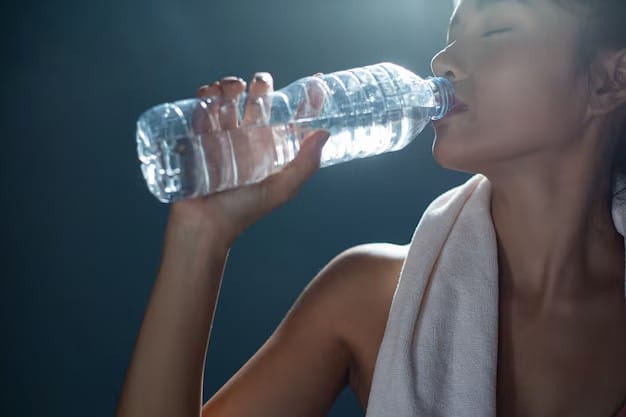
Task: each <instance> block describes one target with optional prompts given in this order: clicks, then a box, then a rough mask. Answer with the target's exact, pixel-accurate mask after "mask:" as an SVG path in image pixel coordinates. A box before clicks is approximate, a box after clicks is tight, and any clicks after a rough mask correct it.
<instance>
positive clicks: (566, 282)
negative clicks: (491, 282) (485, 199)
mask: <svg viewBox="0 0 626 417" xmlns="http://www.w3.org/2000/svg"><path fill="white" fill-rule="evenodd" d="M578 162H583V161H578ZM586 162H587V164H585V163H582V164H579V163H575V164H572V163H571V161H570V163H564V164H562V165H560V166H559V165H558V164H554V163H552V164H545V165H544V166H543V168H539V169H538V168H537V164H534V166H533V167H532V170H530V169H529V170H527V171H525V172H524V174H522V175H520V174H521V173H520V171H519V170H516V171H515V175H491V176H489V179H490V182H491V184H492V195H491V214H492V218H493V221H494V226H495V229H496V235H497V240H498V258H499V267H500V276H501V285H503V288H504V289H505V290H506V291H507V292H508V293H509V294H510V295H512V296H514V297H516V296H517V297H521V298H522V299H532V300H533V301H534V302H535V303H536V304H537V305H538V306H550V305H554V302H555V301H567V300H572V299H574V298H579V297H581V296H583V297H587V296H592V295H594V294H599V293H600V292H604V291H607V290H611V291H612V290H615V288H616V286H619V287H620V288H622V287H623V285H624V282H623V281H624V238H623V237H622V236H621V235H620V234H619V232H618V231H617V230H616V229H615V225H614V222H613V218H612V215H611V204H610V201H611V199H610V198H608V196H609V195H610V194H609V193H611V192H612V190H611V184H610V181H609V180H608V178H609V175H608V172H602V175H599V174H598V172H599V171H598V170H597V166H595V165H594V164H592V163H591V161H586ZM572 167H575V168H572ZM580 167H586V168H585V169H581V168H580ZM594 173H595V174H594Z"/></svg>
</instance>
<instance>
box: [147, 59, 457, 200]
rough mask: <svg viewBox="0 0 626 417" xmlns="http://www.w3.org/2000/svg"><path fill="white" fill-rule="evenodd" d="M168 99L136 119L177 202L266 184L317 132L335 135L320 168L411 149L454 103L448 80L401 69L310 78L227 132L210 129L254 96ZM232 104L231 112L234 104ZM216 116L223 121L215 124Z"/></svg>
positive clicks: (160, 187) (151, 174)
mask: <svg viewBox="0 0 626 417" xmlns="http://www.w3.org/2000/svg"><path fill="white" fill-rule="evenodd" d="M218 100H219V98H217V97H216V98H214V99H213V98H211V99H208V100H200V99H188V100H181V101H177V102H175V103H165V104H161V105H158V106H156V107H153V108H151V109H149V110H148V111H146V112H145V113H143V114H142V115H141V117H140V118H139V120H138V122H137V150H138V154H139V159H140V161H141V168H142V172H143V175H144V178H145V180H146V183H147V185H148V188H149V189H150V191H151V192H152V194H154V195H155V197H156V198H157V199H158V200H160V201H162V202H165V203H167V202H174V201H178V200H181V199H186V198H194V197H199V196H203V195H207V194H211V193H214V192H218V191H222V190H227V189H230V188H235V187H239V186H242V185H247V184H252V183H255V182H259V181H261V180H263V179H264V178H266V177H267V176H269V175H271V174H273V173H275V172H277V171H279V170H280V169H281V168H282V167H283V166H284V165H285V164H287V163H288V162H289V161H291V160H292V159H294V157H295V156H296V154H297V153H298V150H299V149H300V144H301V142H302V140H303V139H304V138H305V137H306V136H307V135H308V134H309V133H311V132H312V131H313V130H316V129H326V130H328V131H329V132H330V137H329V139H328V141H327V142H326V144H325V146H324V148H323V150H322V155H321V163H320V166H321V167H326V166H329V165H334V164H337V163H340V162H345V161H349V160H352V159H355V158H364V157H368V156H373V155H378V154H381V153H385V152H390V151H395V150H399V149H402V148H404V147H405V146H406V145H408V144H409V143H410V142H411V141H412V140H413V139H414V138H415V137H416V136H417V135H418V134H419V133H420V132H421V131H422V130H423V129H424V127H425V126H426V125H427V124H428V123H429V122H430V121H431V120H436V119H440V118H442V117H443V116H444V115H445V114H446V113H447V112H448V110H450V109H451V108H452V106H453V104H454V89H453V86H452V84H451V83H450V82H449V81H448V80H447V79H445V78H441V77H429V78H427V79H422V78H420V77H419V76H417V75H415V74H414V73H412V72H411V71H409V70H407V69H405V68H403V67H401V66H398V65H395V64H392V63H380V64H377V65H371V66H366V67H362V68H354V69H351V70H346V71H339V72H334V73H330V74H325V75H322V76H311V77H306V78H302V79H300V80H297V81H295V82H293V83H292V84H290V85H288V86H287V87H285V88H283V89H280V90H278V91H275V92H272V93H269V94H266V95H265V96H262V97H259V98H257V99H256V101H255V102H254V105H255V106H258V107H257V109H258V110H260V112H259V114H260V115H261V116H262V117H260V118H259V119H258V120H255V121H254V122H253V123H250V121H249V120H247V121H246V123H240V124H238V127H237V128H234V129H228V130H215V129H213V130H211V129H208V128H207V123H206V122H207V121H210V120H215V117H216V113H215V109H218V110H219V109H220V108H221V110H222V111H223V110H224V109H226V110H230V111H236V112H237V115H238V116H237V117H238V118H239V121H241V120H242V117H243V112H244V108H245V106H246V101H247V95H246V94H245V93H243V94H241V96H239V99H238V101H237V102H231V103H223V102H219V101H218ZM228 106H230V108H229V107H228ZM211 117H213V118H214V119H211Z"/></svg>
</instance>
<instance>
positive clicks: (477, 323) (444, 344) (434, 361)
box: [366, 174, 626, 417]
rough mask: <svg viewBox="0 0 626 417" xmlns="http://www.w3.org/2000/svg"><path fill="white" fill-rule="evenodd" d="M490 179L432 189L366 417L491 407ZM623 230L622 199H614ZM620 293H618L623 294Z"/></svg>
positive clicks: (445, 415)
mask: <svg viewBox="0 0 626 417" xmlns="http://www.w3.org/2000/svg"><path fill="white" fill-rule="evenodd" d="M490 198H491V184H490V182H489V181H488V179H487V178H486V177H485V176H483V175H481V174H477V175H475V176H473V177H472V178H470V179H469V180H468V181H467V182H466V183H465V184H462V185H460V186H458V187H455V188H453V189H451V190H449V191H448V192H446V193H444V194H442V195H441V196H439V197H438V198H437V199H435V200H434V201H433V202H432V203H431V204H430V205H429V206H428V208H427V209H426V211H425V212H424V214H423V216H422V218H421V220H420V222H419V224H418V225H417V229H416V230H415V233H414V235H413V239H412V240H411V245H410V248H409V252H408V255H407V259H406V261H405V263H404V266H403V267H402V272H401V274H400V280H399V282H398V287H397V288H396V291H395V293H394V296H393V301H392V303H391V310H390V312H389V318H388V320H387V326H386V329H385V334H384V337H383V341H382V344H381V346H380V349H379V352H378V357H377V359H376V366H375V369H374V377H373V381H372V387H371V390H370V395H369V401H368V407H367V412H366V417H405V416H406V417H495V415H496V371H497V349H498V261H497V244H496V235H495V230H494V227H493V222H492V219H491V213H490ZM613 220H614V222H615V225H616V228H617V229H618V231H619V232H620V234H622V236H623V235H624V225H626V205H622V204H618V203H617V200H615V201H614V205H613ZM625 296H626V294H625Z"/></svg>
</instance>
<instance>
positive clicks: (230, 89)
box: [219, 77, 246, 129]
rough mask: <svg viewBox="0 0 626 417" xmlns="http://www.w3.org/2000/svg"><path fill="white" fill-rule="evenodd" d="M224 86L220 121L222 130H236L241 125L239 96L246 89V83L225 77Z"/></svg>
mask: <svg viewBox="0 0 626 417" xmlns="http://www.w3.org/2000/svg"><path fill="white" fill-rule="evenodd" d="M220 84H221V86H222V103H221V106H220V112H219V121H220V126H221V127H222V129H234V128H236V127H237V126H238V125H239V108H238V107H239V106H238V105H237V103H238V101H239V96H240V95H241V93H243V92H244V91H245V89H246V82H245V81H244V80H242V79H241V78H238V77H224V78H222V80H221V81H220Z"/></svg>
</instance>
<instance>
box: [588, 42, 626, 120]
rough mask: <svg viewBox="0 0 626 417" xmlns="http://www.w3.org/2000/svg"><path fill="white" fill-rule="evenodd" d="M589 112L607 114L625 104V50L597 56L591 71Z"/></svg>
mask: <svg viewBox="0 0 626 417" xmlns="http://www.w3.org/2000/svg"><path fill="white" fill-rule="evenodd" d="M589 96H590V97H589V98H590V111H591V112H592V114H594V115H602V114H608V113H610V112H611V111H613V110H615V109H616V108H618V107H620V106H622V105H623V104H625V103H626V49H621V50H618V51H610V52H603V53H600V54H599V55H598V58H597V60H596V62H595V63H594V65H593V67H592V70H591V81H590V91H589Z"/></svg>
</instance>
